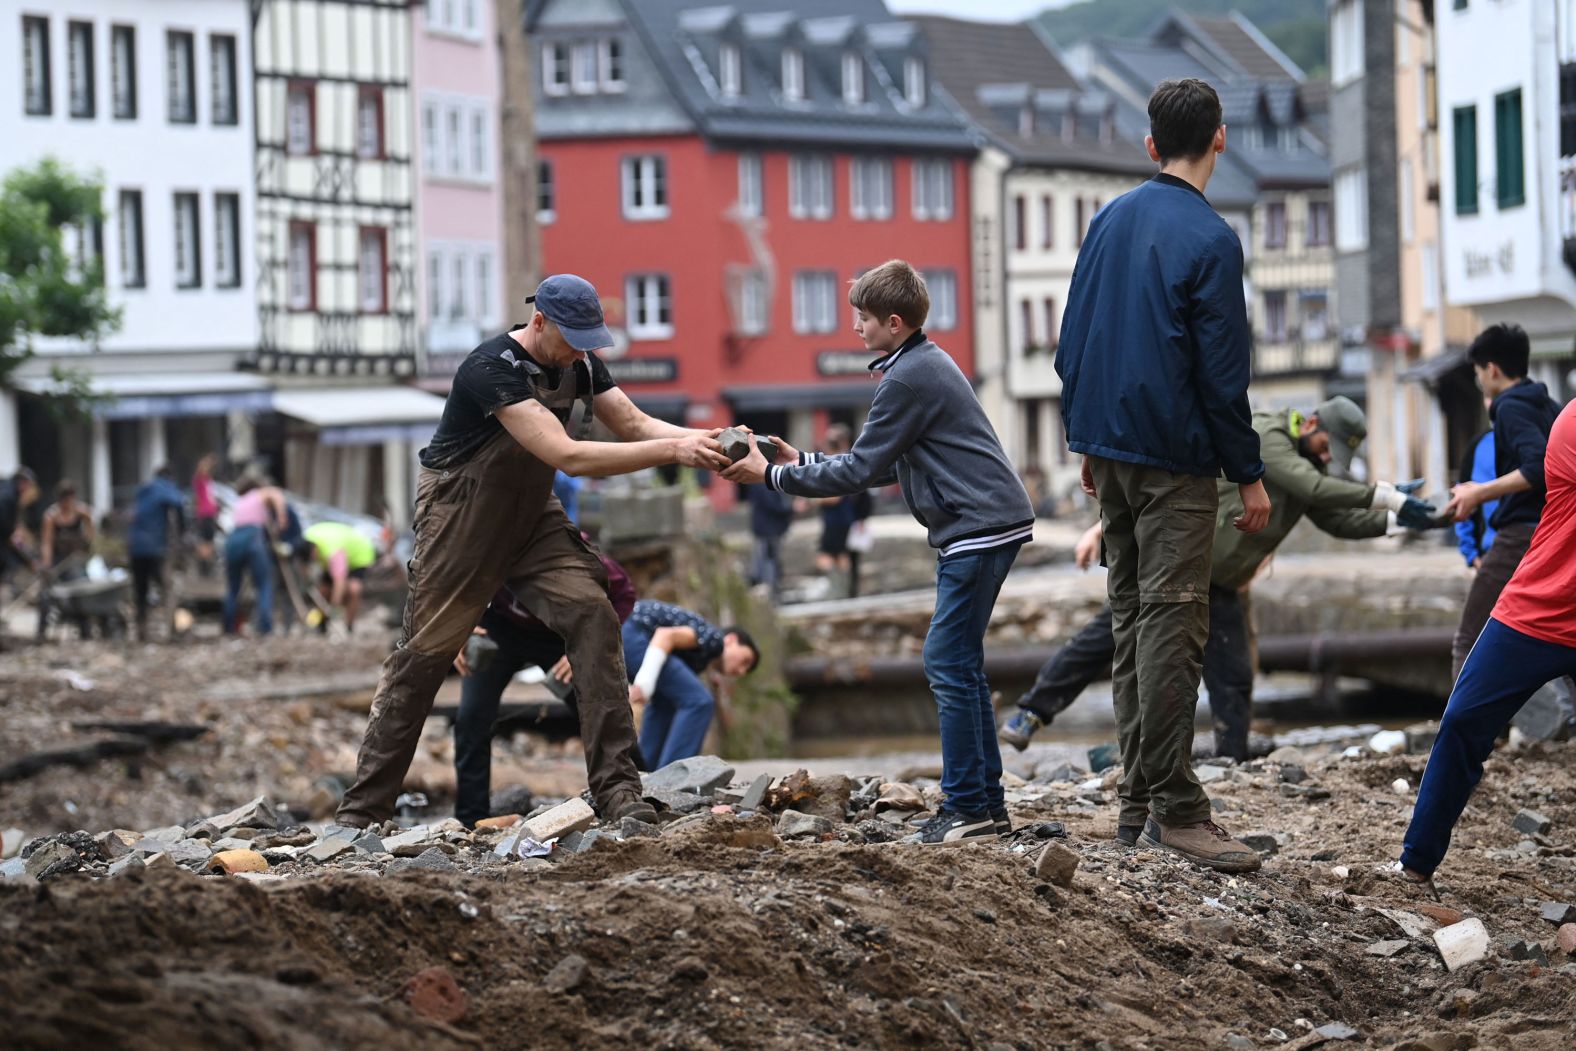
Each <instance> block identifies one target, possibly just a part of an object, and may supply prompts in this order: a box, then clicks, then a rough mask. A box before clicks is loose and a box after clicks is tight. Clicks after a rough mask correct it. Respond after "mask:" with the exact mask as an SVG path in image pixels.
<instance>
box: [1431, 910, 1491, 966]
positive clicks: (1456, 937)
mask: <svg viewBox="0 0 1576 1051" xmlns="http://www.w3.org/2000/svg"><path fill="white" fill-rule="evenodd" d="M1434 944H1435V945H1436V946H1438V947H1439V955H1440V958H1442V959H1443V960H1444V961H1445V968H1446V970H1450V971H1454V970H1457V969H1459V968H1462V967H1465V966H1466V965H1467V964H1469V963H1476V962H1477V961H1479V960H1481V959H1483V958H1484V957H1485V956H1487V955H1488V930H1487V929H1486V928H1484V926H1483V921H1482V920H1480V919H1478V918H1477V917H1476V916H1474V917H1472V918H1471V919H1466V920H1462V921H1461V922H1460V923H1452V924H1451V925H1450V926H1448V927H1441V928H1439V929H1438V930H1437V931H1435V932H1434Z"/></svg>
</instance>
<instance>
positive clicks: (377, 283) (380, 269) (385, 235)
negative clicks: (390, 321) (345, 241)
mask: <svg viewBox="0 0 1576 1051" xmlns="http://www.w3.org/2000/svg"><path fill="white" fill-rule="evenodd" d="M388 246H389V231H388V227H386V226H362V227H358V228H357V229H356V309H357V311H358V312H360V313H362V314H386V313H388V309H389V303H388V265H389V260H388ZM368 247H371V248H373V249H375V250H376V251H375V253H374V255H373V256H371V257H369V255H368V253H367V249H368Z"/></svg>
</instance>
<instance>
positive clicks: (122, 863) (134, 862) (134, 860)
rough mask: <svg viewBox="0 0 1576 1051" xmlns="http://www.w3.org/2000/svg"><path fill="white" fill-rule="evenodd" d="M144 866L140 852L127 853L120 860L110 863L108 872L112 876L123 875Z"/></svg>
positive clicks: (138, 870) (140, 869) (139, 870)
mask: <svg viewBox="0 0 1576 1051" xmlns="http://www.w3.org/2000/svg"><path fill="white" fill-rule="evenodd" d="M145 868H147V866H146V865H145V864H144V863H143V860H142V855H141V854H127V855H126V856H125V857H123V858H121V859H120V860H118V861H115V862H112V863H111V864H110V867H109V874H110V875H111V876H112V877H113V876H125V875H128V874H129V873H132V872H141V871H142V870H143V869H145Z"/></svg>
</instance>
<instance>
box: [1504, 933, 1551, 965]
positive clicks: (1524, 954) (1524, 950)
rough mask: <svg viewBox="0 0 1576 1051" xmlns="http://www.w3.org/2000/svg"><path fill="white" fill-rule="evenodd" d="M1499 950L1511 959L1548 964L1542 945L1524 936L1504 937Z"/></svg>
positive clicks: (1546, 954) (1547, 957)
mask: <svg viewBox="0 0 1576 1051" xmlns="http://www.w3.org/2000/svg"><path fill="white" fill-rule="evenodd" d="M1500 950H1501V952H1502V953H1503V954H1504V955H1505V956H1508V957H1509V958H1510V959H1512V960H1529V961H1531V962H1533V963H1535V964H1537V965H1539V966H1540V967H1547V966H1548V965H1549V956H1548V953H1546V952H1544V951H1543V946H1541V945H1539V944H1538V943H1537V942H1529V941H1527V940H1526V939H1525V938H1506V939H1504V940H1503V941H1502V942H1501V943H1500Z"/></svg>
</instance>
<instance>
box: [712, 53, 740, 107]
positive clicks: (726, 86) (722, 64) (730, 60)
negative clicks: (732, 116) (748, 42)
mask: <svg viewBox="0 0 1576 1051" xmlns="http://www.w3.org/2000/svg"><path fill="white" fill-rule="evenodd" d="M717 86H718V87H719V88H721V89H722V97H723V98H729V99H736V98H738V97H739V95H740V93H742V92H743V90H744V58H743V56H741V55H740V54H739V46H738V45H737V44H724V45H722V47H720V48H719V49H718V50H717Z"/></svg>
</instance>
